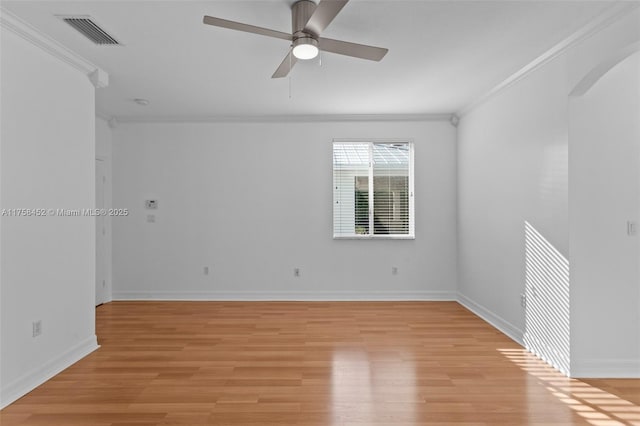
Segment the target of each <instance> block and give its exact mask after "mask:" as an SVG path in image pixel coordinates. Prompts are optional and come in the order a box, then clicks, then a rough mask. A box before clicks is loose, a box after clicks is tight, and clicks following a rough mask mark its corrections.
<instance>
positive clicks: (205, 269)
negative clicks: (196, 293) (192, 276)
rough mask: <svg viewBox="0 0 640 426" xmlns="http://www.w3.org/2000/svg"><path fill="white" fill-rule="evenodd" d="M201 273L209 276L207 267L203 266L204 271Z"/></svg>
mask: <svg viewBox="0 0 640 426" xmlns="http://www.w3.org/2000/svg"><path fill="white" fill-rule="evenodd" d="M203 272H204V274H205V275H209V267H208V266H205V267H204V269H203Z"/></svg>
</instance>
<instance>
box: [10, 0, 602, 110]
mask: <svg viewBox="0 0 640 426" xmlns="http://www.w3.org/2000/svg"><path fill="white" fill-rule="evenodd" d="M292 3H293V2H292V1H289V0H263V1H238V0H235V1H206V2H203V1H186V0H183V1H114V0H111V1H87V0H84V1H24V0H22V1H6V0H3V1H2V6H3V7H4V8H6V9H7V10H9V11H11V12H13V13H14V14H15V15H17V16H18V17H20V18H21V19H23V20H24V21H26V22H28V23H30V24H31V25H33V26H34V27H36V28H38V29H39V30H41V31H42V32H44V33H45V34H47V35H49V36H50V37H52V38H54V39H55V40H57V41H59V42H60V43H62V44H63V45H65V46H67V47H69V48H70V49H72V50H74V51H75V52H77V53H79V54H80V55H82V56H84V57H85V58H86V59H88V60H90V61H92V62H94V63H95V64H96V65H98V66H100V67H101V68H103V69H104V70H105V71H107V72H108V73H109V76H110V84H109V87H107V88H105V89H98V91H97V101H96V102H97V110H98V111H99V112H101V113H103V114H105V115H109V116H116V117H129V118H130V119H131V118H133V117H147V118H149V117H171V118H174V119H175V118H180V117H191V118H192V117H247V116H251V117H255V116H269V115H275V116H282V115H296V114H298V115H315V114H323V115H324V114H330V115H335V114H439V113H452V112H455V111H459V110H460V109H462V108H463V107H464V106H465V105H468V104H469V103H471V102H473V101H474V100H476V99H478V98H479V97H481V96H482V95H483V94H485V93H486V92H488V91H489V90H490V89H492V88H493V87H494V86H496V85H497V84H499V83H500V82H502V81H503V80H504V79H506V78H507V77H509V76H510V75H511V74H513V73H514V72H516V71H517V70H519V69H520V68H522V67H523V66H524V65H526V64H527V63H529V62H530V61H531V60H533V59H534V58H536V57H538V56H539V55H541V54H542V53H544V52H545V51H547V50H548V49H549V48H551V47H552V46H554V45H555V44H557V43H559V42H560V41H562V40H563V39H565V38H566V37H567V36H569V35H570V34H572V33H574V32H575V31H576V30H578V29H579V28H581V27H582V26H584V25H585V24H587V23H588V22H589V21H591V20H592V19H594V18H595V17H596V16H598V15H599V14H601V13H602V12H603V11H604V10H605V9H606V8H607V7H609V6H610V5H611V2H610V1H591V0H588V1H579V0H571V1H557V0H554V1H420V0H413V1H382V0H380V1H369V0H351V1H350V2H349V3H348V4H347V5H346V6H345V8H344V9H343V10H342V12H341V13H340V14H339V15H338V16H337V17H336V19H335V20H334V21H333V22H332V23H331V25H329V27H328V28H327V29H326V30H325V31H324V33H323V35H324V36H326V37H330V38H336V39H341V40H346V41H352V42H356V43H362V44H371V45H374V46H381V47H386V48H388V49H389V53H388V54H387V56H386V57H385V58H384V59H383V60H382V61H381V62H379V63H376V62H370V61H365V60H360V59H354V58H350V57H345V56H340V55H334V54H329V53H328V54H323V55H322V56H321V58H322V64H321V66H320V65H319V64H318V61H317V60H312V61H307V62H298V64H296V66H295V67H294V69H293V72H292V73H291V74H290V75H291V78H290V79H289V78H285V79H271V74H272V73H273V72H274V71H275V69H276V68H277V66H278V65H279V64H280V62H281V61H282V59H283V58H284V56H285V54H286V52H287V50H288V44H287V42H286V41H284V40H279V39H273V38H268V37H262V36H258V35H254V34H247V33H242V32H237V31H232V30H227V29H222V28H216V27H211V26H207V25H204V24H202V17H203V15H205V14H206V15H212V16H216V17H221V18H225V19H230V20H235V21H240V22H244V23H248V24H253V25H258V26H263V27H267V28H272V29H277V30H281V31H285V32H290V30H291V16H290V6H291V4H292ZM73 14H80V15H90V16H91V17H93V19H94V20H95V21H96V22H97V23H98V24H99V25H101V26H102V27H103V28H105V29H106V30H107V31H108V32H110V33H111V34H112V35H113V36H115V37H116V38H117V39H118V40H119V41H120V42H122V43H123V44H124V46H120V47H113V46H111V47H100V46H96V45H93V44H92V43H91V42H90V41H88V40H87V39H85V38H84V37H83V36H81V35H80V34H79V33H77V32H76V31H75V30H74V29H72V28H71V27H69V26H68V25H67V24H65V23H64V22H63V21H61V20H60V19H58V18H56V16H55V15H73ZM290 92H291V97H290V96H289V93H290ZM134 98H146V99H148V100H149V101H150V104H149V105H148V106H146V107H142V106H139V105H137V104H135V103H134V102H133V101H132V100H133V99H134Z"/></svg>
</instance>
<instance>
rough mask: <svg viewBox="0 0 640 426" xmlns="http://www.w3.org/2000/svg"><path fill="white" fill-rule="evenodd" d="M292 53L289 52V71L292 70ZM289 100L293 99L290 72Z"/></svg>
mask: <svg viewBox="0 0 640 426" xmlns="http://www.w3.org/2000/svg"><path fill="white" fill-rule="evenodd" d="M291 52H292V50H290V51H289V70H291ZM289 99H291V72H289Z"/></svg>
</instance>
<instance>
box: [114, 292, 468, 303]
mask: <svg viewBox="0 0 640 426" xmlns="http://www.w3.org/2000/svg"><path fill="white" fill-rule="evenodd" d="M113 300H122V301H123V300H167V301H170V300H187V301H188V300H193V301H199V300H201V301H412V300H421V301H454V300H456V293H455V292H453V291H359V292H358V291H326V292H324V291H322V292H319V291H309V292H289V291H283V292H278V291H264V292H263V291H209V292H204V291H203V292H192V291H190V292H178V291H114V292H113Z"/></svg>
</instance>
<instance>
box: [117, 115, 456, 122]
mask: <svg viewBox="0 0 640 426" xmlns="http://www.w3.org/2000/svg"><path fill="white" fill-rule="evenodd" d="M115 118H116V119H117V120H118V122H119V123H324V122H351V121H449V120H450V119H451V114H315V115H303V114H300V115H295V114H294V115H248V116H240V115H238V116H236V115H230V116H222V115H221V116H217V115H214V116H148V117H142V116H115Z"/></svg>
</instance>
